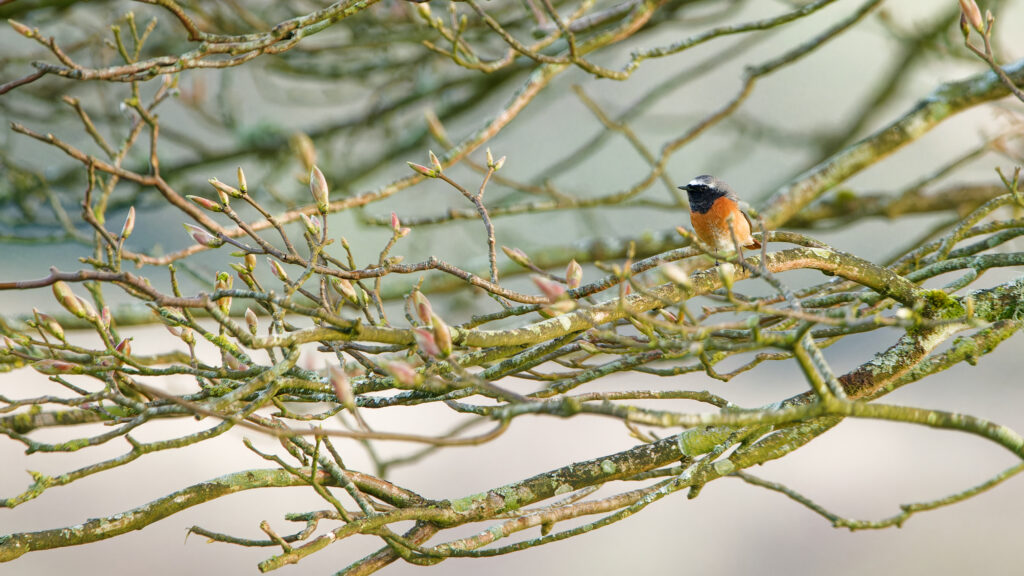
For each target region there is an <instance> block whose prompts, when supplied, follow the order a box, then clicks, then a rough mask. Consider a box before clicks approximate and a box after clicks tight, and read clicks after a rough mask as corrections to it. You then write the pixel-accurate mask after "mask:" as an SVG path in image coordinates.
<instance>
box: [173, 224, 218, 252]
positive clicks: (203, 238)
mask: <svg viewBox="0 0 1024 576" xmlns="http://www.w3.org/2000/svg"><path fill="white" fill-rule="evenodd" d="M183 226H184V227H185V231H186V232H188V233H189V235H191V236H192V239H193V240H195V241H196V242H197V243H198V244H201V245H203V246H206V247H207V248H217V247H220V246H222V245H223V244H224V241H223V240H221V239H220V238H218V237H216V236H214V235H213V234H210V233H209V232H207V231H206V229H205V228H200V227H199V226H195V225H192V224H183Z"/></svg>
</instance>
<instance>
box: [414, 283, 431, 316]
mask: <svg viewBox="0 0 1024 576" xmlns="http://www.w3.org/2000/svg"><path fill="white" fill-rule="evenodd" d="M412 305H413V308H415V309H416V316H418V317H419V319H420V322H423V323H424V324H430V322H431V319H432V317H433V315H434V309H433V307H432V306H431V305H430V300H427V296H426V295H425V294H424V293H423V292H420V291H419V290H414V291H413V293H412Z"/></svg>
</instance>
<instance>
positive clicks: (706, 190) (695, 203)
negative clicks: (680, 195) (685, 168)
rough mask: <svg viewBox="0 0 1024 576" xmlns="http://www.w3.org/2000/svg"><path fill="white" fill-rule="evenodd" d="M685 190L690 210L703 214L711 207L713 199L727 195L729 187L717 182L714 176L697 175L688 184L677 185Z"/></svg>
mask: <svg viewBox="0 0 1024 576" xmlns="http://www.w3.org/2000/svg"><path fill="white" fill-rule="evenodd" d="M679 189H680V190H686V196H687V198H689V200H690V210H692V211H693V212H699V213H701V214H704V213H705V212H707V211H708V210H710V209H711V206H712V204H714V203H715V200H717V199H718V198H721V197H722V196H728V195H729V189H728V187H726V186H725V185H724V184H722V183H721V182H719V180H718V179H717V178H715V177H714V176H707V175H704V176H698V177H696V178H694V179H693V180H691V181H690V183H689V184H686V185H684V186H680V187H679Z"/></svg>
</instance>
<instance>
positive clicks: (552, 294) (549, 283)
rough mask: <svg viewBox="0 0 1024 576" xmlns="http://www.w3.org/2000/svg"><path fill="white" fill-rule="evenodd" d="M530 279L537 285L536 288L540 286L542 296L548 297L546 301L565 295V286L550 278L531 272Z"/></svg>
mask: <svg viewBox="0 0 1024 576" xmlns="http://www.w3.org/2000/svg"><path fill="white" fill-rule="evenodd" d="M530 280H533V283H534V284H536V285H537V288H540V291H541V292H543V293H544V297H545V298H547V299H548V302H551V303H554V302H557V301H558V300H561V299H562V298H563V297H565V295H566V294H565V286H563V285H561V284H559V283H558V282H555V281H554V280H552V279H550V278H547V277H545V276H541V275H539V274H531V275H530Z"/></svg>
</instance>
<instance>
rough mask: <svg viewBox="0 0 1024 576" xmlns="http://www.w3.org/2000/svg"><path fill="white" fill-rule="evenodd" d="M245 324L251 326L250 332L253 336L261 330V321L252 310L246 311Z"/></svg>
mask: <svg viewBox="0 0 1024 576" xmlns="http://www.w3.org/2000/svg"><path fill="white" fill-rule="evenodd" d="M245 323H246V324H247V325H248V326H249V332H250V333H251V334H253V335H255V334H256V332H258V331H259V329H260V319H259V318H258V317H257V316H256V313H255V312H253V311H252V308H246V309H245Z"/></svg>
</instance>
